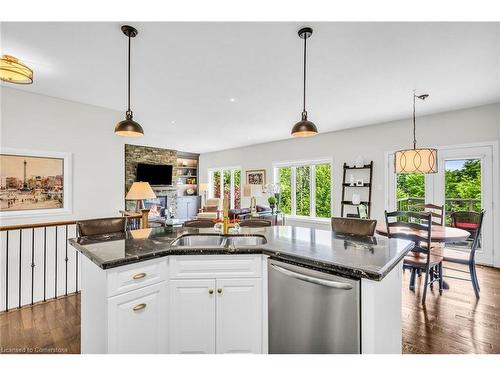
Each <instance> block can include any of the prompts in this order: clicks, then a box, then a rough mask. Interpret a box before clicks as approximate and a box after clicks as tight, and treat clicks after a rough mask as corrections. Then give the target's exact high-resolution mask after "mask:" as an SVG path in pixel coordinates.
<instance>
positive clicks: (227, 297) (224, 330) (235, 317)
mask: <svg viewBox="0 0 500 375" xmlns="http://www.w3.org/2000/svg"><path fill="white" fill-rule="evenodd" d="M216 284H217V285H216V287H217V290H216V294H217V320H216V327H217V332H216V348H217V353H262V279H217V283H216Z"/></svg>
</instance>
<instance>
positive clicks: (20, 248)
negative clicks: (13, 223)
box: [18, 229, 23, 307]
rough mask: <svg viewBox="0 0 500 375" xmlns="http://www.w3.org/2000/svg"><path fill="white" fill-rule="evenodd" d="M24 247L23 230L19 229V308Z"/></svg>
mask: <svg viewBox="0 0 500 375" xmlns="http://www.w3.org/2000/svg"><path fill="white" fill-rule="evenodd" d="M22 247H23V230H22V229H19V306H18V307H21V260H22Z"/></svg>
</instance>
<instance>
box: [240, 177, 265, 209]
mask: <svg viewBox="0 0 500 375" xmlns="http://www.w3.org/2000/svg"><path fill="white" fill-rule="evenodd" d="M243 196H245V197H250V212H251V214H252V215H255V214H256V213H257V200H256V198H257V197H262V185H254V184H246V185H245V186H243Z"/></svg>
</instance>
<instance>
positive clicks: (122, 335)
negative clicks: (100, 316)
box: [108, 282, 168, 354]
mask: <svg viewBox="0 0 500 375" xmlns="http://www.w3.org/2000/svg"><path fill="white" fill-rule="evenodd" d="M167 292H168V290H167V283H166V282H162V283H159V284H154V285H151V286H147V287H144V288H141V289H137V290H135V291H132V292H128V293H124V294H121V295H119V296H116V297H112V298H108V352H109V353H149V354H154V353H167V350H168V334H167V314H168V309H167V302H168V297H167Z"/></svg>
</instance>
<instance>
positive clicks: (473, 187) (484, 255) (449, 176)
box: [426, 146, 494, 265]
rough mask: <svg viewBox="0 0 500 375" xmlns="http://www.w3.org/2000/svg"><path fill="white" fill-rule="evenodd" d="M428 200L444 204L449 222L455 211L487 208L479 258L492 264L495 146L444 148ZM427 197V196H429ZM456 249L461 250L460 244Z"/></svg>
mask: <svg viewBox="0 0 500 375" xmlns="http://www.w3.org/2000/svg"><path fill="white" fill-rule="evenodd" d="M429 182H430V184H429V188H428V189H427V190H428V191H427V194H428V195H429V196H428V198H429V200H428V201H429V202H434V203H435V204H438V205H444V206H445V217H446V220H447V224H450V223H451V217H450V214H451V212H453V211H475V212H480V211H481V209H484V210H485V216H484V220H483V229H482V237H481V241H480V247H479V248H478V249H477V250H476V261H477V262H478V263H482V264H489V265H492V264H493V222H494V220H493V215H494V212H493V194H494V189H493V150H492V147H491V146H470V147H467V146H462V147H448V148H442V149H440V150H439V152H438V173H437V174H435V175H434V176H432V177H431V178H430V181H429ZM426 198H427V197H426ZM456 249H458V250H460V247H457V248H456Z"/></svg>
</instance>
